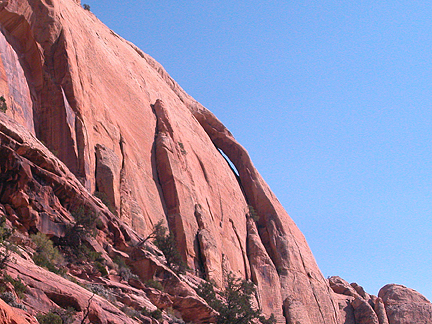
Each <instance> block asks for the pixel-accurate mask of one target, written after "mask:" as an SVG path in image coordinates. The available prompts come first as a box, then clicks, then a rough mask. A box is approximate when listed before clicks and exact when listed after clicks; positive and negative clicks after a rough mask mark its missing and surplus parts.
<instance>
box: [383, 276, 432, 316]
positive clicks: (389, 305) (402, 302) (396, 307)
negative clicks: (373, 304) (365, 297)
mask: <svg viewBox="0 0 432 324" xmlns="http://www.w3.org/2000/svg"><path fill="white" fill-rule="evenodd" d="M378 296H379V297H380V298H382V301H383V302H384V305H385V309H386V312H387V316H388V321H389V323H390V324H408V323H416V324H426V323H431V319H432V304H431V302H430V301H429V300H428V299H426V298H425V297H424V296H423V295H422V294H420V293H418V292H417V291H415V290H414V289H411V288H407V287H405V286H402V285H396V284H389V285H386V286H384V287H383V288H381V290H380V291H379V294H378Z"/></svg>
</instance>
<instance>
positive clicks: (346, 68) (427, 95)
mask: <svg viewBox="0 0 432 324" xmlns="http://www.w3.org/2000/svg"><path fill="white" fill-rule="evenodd" d="M83 3H87V4H89V5H90V6H91V10H92V12H93V13H94V14H96V16H97V17H98V18H99V19H101V20H102V21H103V22H104V23H105V24H107V25H108V26H109V27H110V28H111V29H113V30H114V31H115V32H117V33H118V34H120V35H121V36H123V37H124V38H126V39H127V40H130V41H132V42H133V43H135V44H136V45H137V46H138V47H140V48H141V49H142V50H144V51H145V52H146V53H149V54H150V55H152V56H153V57H154V58H155V59H156V60H157V61H159V62H160V63H161V64H162V65H163V66H164V67H165V68H166V69H167V71H168V72H169V73H170V74H171V76H172V77H173V78H174V79H175V80H176V81H177V82H178V83H179V84H180V85H181V86H182V87H183V88H184V89H185V90H186V91H187V92H188V93H189V94H191V95H192V96H193V97H195V98H196V99H197V100H198V101H200V102H201V103H202V104H203V105H204V106H206V107H207V108H209V109H210V110H211V111H213V112H214V113H215V114H216V116H218V118H219V119H220V120H221V121H222V122H223V123H224V124H225V125H226V126H227V127H228V128H229V129H230V130H231V131H232V133H233V134H234V136H235V137H236V138H237V139H238V140H239V142H240V143H242V144H243V145H244V146H245V147H246V148H247V150H248V151H249V153H250V154H251V156H252V160H253V161H254V163H255V165H256V167H257V168H258V170H259V171H260V172H261V174H262V175H263V177H264V178H265V180H266V181H267V182H268V183H269V185H270V187H271V188H272V189H273V191H274V192H275V193H276V195H277V196H278V198H279V200H280V201H281V203H282V204H283V205H284V207H285V209H286V210H287V211H288V213H289V214H290V215H291V217H292V218H293V219H294V221H295V222H296V223H297V225H298V226H299V227H300V229H301V230H302V231H303V233H304V234H305V236H306V238H307V240H308V242H309V245H310V247H311V249H312V251H313V253H314V255H315V257H316V259H317V262H318V265H319V266H320V268H321V270H322V272H323V274H324V275H325V276H331V275H339V276H341V277H343V278H344V279H346V280H347V281H349V282H357V283H359V284H360V285H362V286H364V288H365V289H366V290H367V291H368V292H369V293H371V294H375V295H376V294H378V290H379V289H380V288H381V287H382V286H384V285H385V284H387V283H399V284H403V285H406V286H408V287H411V288H414V289H416V290H417V291H419V292H421V293H422V294H424V295H425V296H426V297H427V298H428V299H432V280H431V277H432V270H431V269H432V254H431V247H432V226H431V213H432V204H431V203H432V199H431V198H432V197H431V196H432V177H431V173H432V153H431V142H432V130H431V126H432V125H431V124H432V109H431V108H432V107H431V100H432V57H431V56H432V6H431V4H430V2H429V1H414V2H413V1H395V0H393V1H376V0H375V1H286V0H285V1H254V0H249V1H236V2H234V1H205V0H200V1H178V0H172V1H163V0H159V1H141V0H140V1H124V0H122V1H119V0H115V1H100V0H99V1H97V0H83Z"/></svg>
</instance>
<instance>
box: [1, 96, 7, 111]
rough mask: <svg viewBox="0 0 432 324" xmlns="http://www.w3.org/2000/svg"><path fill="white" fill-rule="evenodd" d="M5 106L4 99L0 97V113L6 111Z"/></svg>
mask: <svg viewBox="0 0 432 324" xmlns="http://www.w3.org/2000/svg"><path fill="white" fill-rule="evenodd" d="M7 108H8V107H7V104H6V99H5V97H3V96H0V111H1V112H6V110H7Z"/></svg>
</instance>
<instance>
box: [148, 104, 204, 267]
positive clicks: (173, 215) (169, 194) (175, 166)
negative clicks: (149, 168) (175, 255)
mask: <svg viewBox="0 0 432 324" xmlns="http://www.w3.org/2000/svg"><path fill="white" fill-rule="evenodd" d="M153 108H154V112H155V115H156V118H157V137H156V168H157V172H158V177H159V181H160V184H161V188H162V193H163V196H164V201H165V205H166V209H167V220H168V225H169V227H170V230H171V231H172V232H173V233H174V236H175V239H176V241H177V246H178V248H179V251H180V252H181V253H182V257H183V259H184V260H187V263H188V265H189V266H193V264H194V263H195V261H194V260H193V259H194V254H195V253H194V251H195V247H194V243H193V242H188V241H187V239H186V235H187V234H189V233H190V232H191V228H190V225H189V224H185V223H184V222H185V221H186V218H185V217H182V215H181V214H182V210H181V209H182V208H181V206H180V199H179V194H178V193H179V191H180V190H181V191H182V192H188V191H189V194H188V195H187V196H188V197H189V199H190V201H189V202H186V203H185V204H187V203H189V204H190V203H191V202H192V201H193V199H194V195H193V193H192V192H190V188H188V187H187V186H184V185H183V181H182V179H177V178H176V177H177V176H179V175H180V174H182V173H181V171H180V170H181V169H182V165H181V156H182V152H179V150H184V147H179V144H178V143H176V141H175V136H174V130H173V128H172V126H171V122H170V119H169V117H168V115H167V111H166V109H165V106H164V103H163V102H162V101H161V100H157V101H156V103H155V104H154V106H153ZM179 143H181V142H179ZM179 160H180V161H179ZM178 186H180V187H178ZM193 205H195V204H194V203H193ZM190 210H193V209H192V208H191V209H190ZM188 236H189V235H188Z"/></svg>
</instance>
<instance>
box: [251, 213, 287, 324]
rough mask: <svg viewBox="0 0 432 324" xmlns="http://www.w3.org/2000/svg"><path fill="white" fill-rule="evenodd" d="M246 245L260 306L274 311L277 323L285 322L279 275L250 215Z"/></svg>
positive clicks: (271, 311) (264, 311) (267, 311)
mask: <svg viewBox="0 0 432 324" xmlns="http://www.w3.org/2000/svg"><path fill="white" fill-rule="evenodd" d="M246 247H247V249H246V253H247V257H248V259H249V264H250V271H251V277H252V281H253V282H254V283H255V284H256V285H257V294H258V296H259V298H258V300H259V301H260V308H261V309H262V311H263V313H265V314H271V313H273V314H274V315H275V318H276V320H277V323H285V319H284V316H283V312H282V296H281V292H280V282H279V276H278V273H277V270H276V267H275V265H274V263H273V261H272V260H271V258H270V257H269V256H268V254H267V251H266V249H265V247H264V245H263V244H262V242H261V238H260V237H259V234H258V230H257V228H256V225H255V222H254V220H253V219H252V218H251V217H250V216H249V215H248V217H247V246H246Z"/></svg>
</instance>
